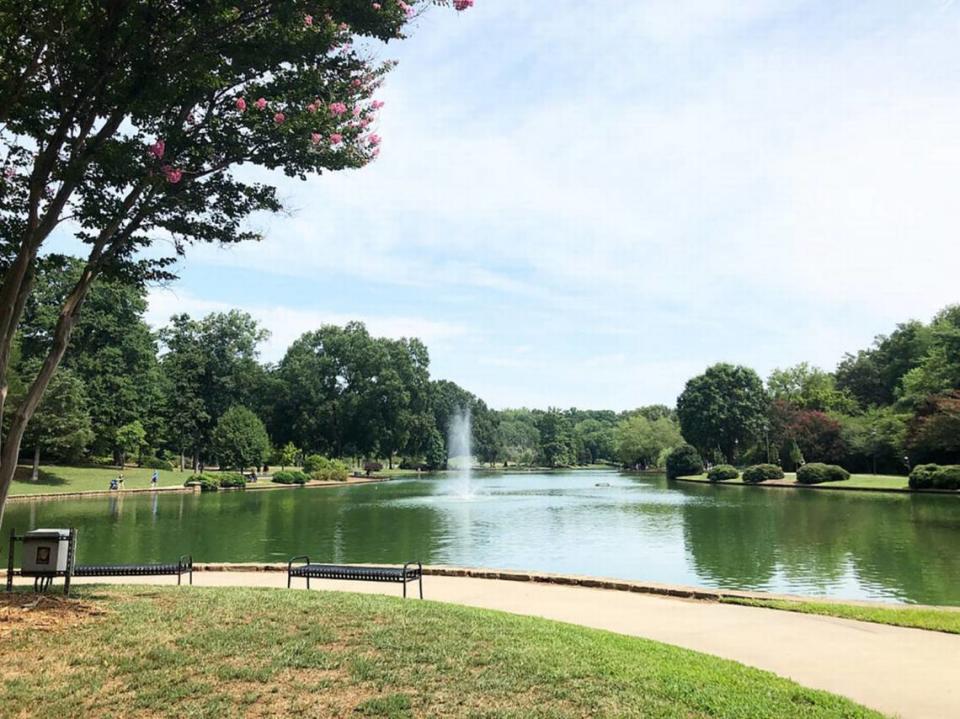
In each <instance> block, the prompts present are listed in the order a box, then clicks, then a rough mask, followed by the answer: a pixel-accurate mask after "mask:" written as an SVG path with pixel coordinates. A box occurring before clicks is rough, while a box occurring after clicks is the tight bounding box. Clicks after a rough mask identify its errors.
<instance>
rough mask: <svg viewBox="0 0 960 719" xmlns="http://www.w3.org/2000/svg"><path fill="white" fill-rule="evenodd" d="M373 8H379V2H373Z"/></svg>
mask: <svg viewBox="0 0 960 719" xmlns="http://www.w3.org/2000/svg"><path fill="white" fill-rule="evenodd" d="M373 9H374V10H379V9H380V3H378V2H375V3H374V4H373Z"/></svg>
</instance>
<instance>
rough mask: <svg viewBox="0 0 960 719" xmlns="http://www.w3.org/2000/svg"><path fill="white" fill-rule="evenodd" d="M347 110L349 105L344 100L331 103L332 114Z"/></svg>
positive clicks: (340, 113) (339, 113)
mask: <svg viewBox="0 0 960 719" xmlns="http://www.w3.org/2000/svg"><path fill="white" fill-rule="evenodd" d="M346 111H347V106H346V105H344V104H343V103H342V102H334V103H331V104H330V114H331V115H342V114H343V113H345V112H346Z"/></svg>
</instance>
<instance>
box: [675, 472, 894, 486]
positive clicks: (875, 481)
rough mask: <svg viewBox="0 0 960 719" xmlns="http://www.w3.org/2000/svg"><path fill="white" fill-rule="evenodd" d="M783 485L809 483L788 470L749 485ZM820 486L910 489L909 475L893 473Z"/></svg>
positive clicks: (700, 479) (731, 481)
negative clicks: (781, 476) (757, 483)
mask: <svg viewBox="0 0 960 719" xmlns="http://www.w3.org/2000/svg"><path fill="white" fill-rule="evenodd" d="M680 479H683V480H687V481H691V482H703V483H705V484H739V485H744V484H746V482H744V481H743V477H742V476H740V477H738V478H737V479H728V480H726V481H723V482H710V480H708V479H707V475H706V474H701V475H697V476H692V477H680ZM777 484H779V485H782V484H789V485H791V486H794V487H806V486H808V485H804V484H800V483H798V482H797V475H796V474H795V473H793V472H787V473H786V475H785V476H784V478H783V479H780V480H769V481H767V482H760V483H759V485H748V486H751V487H752V486H764V485H777ZM816 486H820V487H850V488H857V489H909V488H910V486H909V485H908V484H907V477H900V476H897V475H892V474H851V475H850V479H848V480H845V481H842V482H823V483H822V484H819V485H816Z"/></svg>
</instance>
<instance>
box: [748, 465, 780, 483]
mask: <svg viewBox="0 0 960 719" xmlns="http://www.w3.org/2000/svg"><path fill="white" fill-rule="evenodd" d="M768 479H783V470H782V469H780V467H778V466H777V465H775V464H755V465H753V466H752V467H747V468H746V469H745V470H743V481H744V482H746V483H747V484H757V483H758V482H766V481H767V480H768Z"/></svg>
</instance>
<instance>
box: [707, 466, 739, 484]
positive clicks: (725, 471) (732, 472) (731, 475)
mask: <svg viewBox="0 0 960 719" xmlns="http://www.w3.org/2000/svg"><path fill="white" fill-rule="evenodd" d="M739 476H740V472H738V471H737V468H736V467H734V466H733V465H730V464H718V465H717V466H716V467H711V468H710V471H708V472H707V479H709V480H710V481H711V482H723V481H725V480H728V479H736V478H737V477H739Z"/></svg>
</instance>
